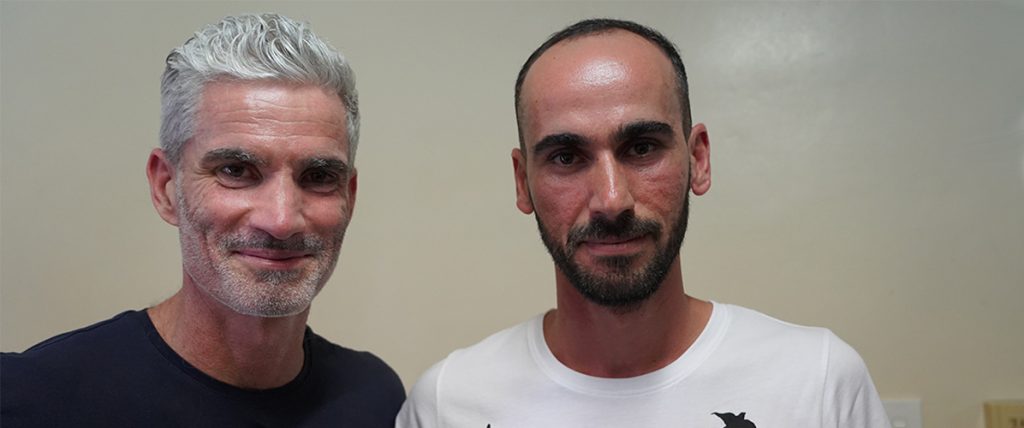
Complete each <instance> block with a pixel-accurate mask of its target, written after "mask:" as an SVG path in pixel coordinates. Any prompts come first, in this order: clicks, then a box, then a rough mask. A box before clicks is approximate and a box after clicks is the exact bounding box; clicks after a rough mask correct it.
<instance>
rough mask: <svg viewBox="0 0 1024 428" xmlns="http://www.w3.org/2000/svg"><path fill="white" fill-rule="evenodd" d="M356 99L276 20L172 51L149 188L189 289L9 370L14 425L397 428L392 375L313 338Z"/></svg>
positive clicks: (353, 137)
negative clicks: (171, 232)
mask: <svg viewBox="0 0 1024 428" xmlns="http://www.w3.org/2000/svg"><path fill="white" fill-rule="evenodd" d="M357 100H358V98H357V96H356V90H355V78H354V75H353V72H352V69H351V67H350V66H349V65H348V62H347V61H346V60H345V58H344V57H343V56H342V55H341V54H340V53H338V52H337V51H336V50H335V49H334V48H333V47H331V46H330V45H328V44H327V43H326V42H325V41H323V40H321V39H320V38H318V37H317V36H316V35H315V34H313V32H312V31H311V30H310V29H309V28H308V26H307V25H306V24H304V23H300V22H297V21H293V20H291V19H288V18H286V17H283V16H280V15H275V14H266V15H245V16H238V17H228V18H225V19H224V20H222V21H221V22H219V23H217V24H215V25H210V26H207V27H205V28H204V29H202V30H200V31H199V32H197V33H196V34H195V36H194V37H192V38H191V39H189V40H188V41H187V42H186V43H185V44H184V45H182V46H181V47H178V48H176V49H174V50H173V51H172V52H171V54H170V55H169V56H168V57H167V62H166V68H165V71H164V75H163V80H162V84H161V102H162V121H161V129H160V145H161V147H160V148H158V149H154V150H153V151H152V154H151V155H150V157H149V162H148V164H147V167H146V173H147V176H148V178H149V185H150V193H151V196H152V201H153V205H154V207H155V208H156V210H157V213H158V214H159V215H160V217H161V218H163V219H164V221H166V222H168V223H170V224H171V225H174V226H177V227H178V229H179V235H180V238H181V246H182V249H181V250H182V272H183V278H182V286H181V289H180V290H179V291H178V292H177V293H176V294H175V295H173V296H171V297H170V298H169V299H167V300H165V301H163V302H161V303H159V304H157V305H156V306H153V307H151V308H147V309H144V310H141V311H127V312H124V313H121V314H120V315H117V316H115V317H114V318H112V319H109V320H107V321H103V322H100V323H97V324H94V325H92V326H89V327H86V328H83V329H79V330H75V331H72V332H69V333H65V334H62V335H59V336H56V337H53V338H51V339H49V340H46V341H44V342H42V343H40V344H38V345H36V346H33V347H32V348H30V349H28V350H27V351H25V352H24V353H20V354H13V353H12V354H3V356H2V366H3V377H2V389H3V391H2V399H0V417H2V424H3V426H5V427H11V428H14V427H22V426H45V427H60V426H87V427H91V426H97V427H121V426H132V427H159V426H179V427H188V426H192V427H200V426H204V427H253V426H263V427H293V426H341V427H379V428H383V427H391V426H393V423H394V418H395V414H396V413H397V412H398V409H399V406H401V403H402V400H403V399H404V398H405V391H404V390H403V388H402V384H401V381H400V380H399V379H398V376H397V375H396V374H395V372H394V371H393V370H392V369H391V368H390V367H388V366H387V364H385V363H384V362H383V361H381V360H380V359H379V358H377V357H376V356H374V355H372V354H370V353H368V352H357V351H353V350H351V349H347V348H343V347H341V346H338V345H335V344H333V343H331V342H329V341H327V340H326V339H324V338H323V337H320V336H318V335H317V334H315V333H313V331H312V330H311V329H310V328H309V327H308V326H307V325H306V320H307V318H308V316H309V309H310V304H311V302H312V300H313V298H314V297H315V296H316V294H317V293H318V292H319V291H320V289H321V288H322V287H323V286H324V284H325V283H326V282H327V279H328V278H329V277H330V275H331V273H332V272H333V270H334V267H335V264H336V263H337V260H338V253H339V251H340V249H341V244H342V240H343V237H344V235H345V230H346V228H347V227H348V223H349V220H350V219H351V218H352V212H353V208H354V205H355V198H356V169H355V166H354V163H353V162H354V159H355V153H356V143H357V141H358V136H359V132H358V131H359V109H358V103H357Z"/></svg>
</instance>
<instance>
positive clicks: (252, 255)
mask: <svg viewBox="0 0 1024 428" xmlns="http://www.w3.org/2000/svg"><path fill="white" fill-rule="evenodd" d="M234 253H235V254H237V255H239V256H241V257H242V259H243V260H245V261H247V262H249V263H254V264H258V265H262V266H264V267H269V268H278V269H281V268H293V267H295V266H296V265H298V264H300V263H302V262H304V261H306V259H308V258H311V257H313V255H312V254H311V253H309V252H306V251H288V250H269V249H263V248H244V249H239V250H236V251H235V252H234Z"/></svg>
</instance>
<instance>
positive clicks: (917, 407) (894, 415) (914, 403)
mask: <svg viewBox="0 0 1024 428" xmlns="http://www.w3.org/2000/svg"><path fill="white" fill-rule="evenodd" d="M882 405H883V406H885V413H886V414H887V415H889V422H890V423H891V424H892V428H922V427H921V400H920V399H917V398H914V399H908V400H882Z"/></svg>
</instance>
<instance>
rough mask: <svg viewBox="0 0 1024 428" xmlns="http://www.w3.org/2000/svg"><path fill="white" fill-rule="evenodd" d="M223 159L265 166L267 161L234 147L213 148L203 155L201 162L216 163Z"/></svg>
mask: <svg viewBox="0 0 1024 428" xmlns="http://www.w3.org/2000/svg"><path fill="white" fill-rule="evenodd" d="M224 161H233V162H242V163H248V164H252V165H256V166H265V165H266V164H267V161H266V160H264V159H263V158H260V157H259V156H257V155H256V154H255V153H252V152H248V151H245V150H242V149H236V148H220V149H213V150H210V151H209V152H206V154H205V155H203V163H204V164H210V163H218V162H224Z"/></svg>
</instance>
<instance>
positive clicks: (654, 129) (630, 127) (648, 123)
mask: <svg viewBox="0 0 1024 428" xmlns="http://www.w3.org/2000/svg"><path fill="white" fill-rule="evenodd" d="M674 133H675V132H674V131H672V125H669V124H667V123H665V122H656V121H653V120H643V121H639V122H632V123H627V124H625V125H623V126H621V127H619V130H618V131H617V132H615V141H619V142H623V141H629V140H633V139H636V138H639V137H642V136H644V135H651V134H657V135H663V136H668V137H671V136H672V135H673V134H674Z"/></svg>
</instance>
